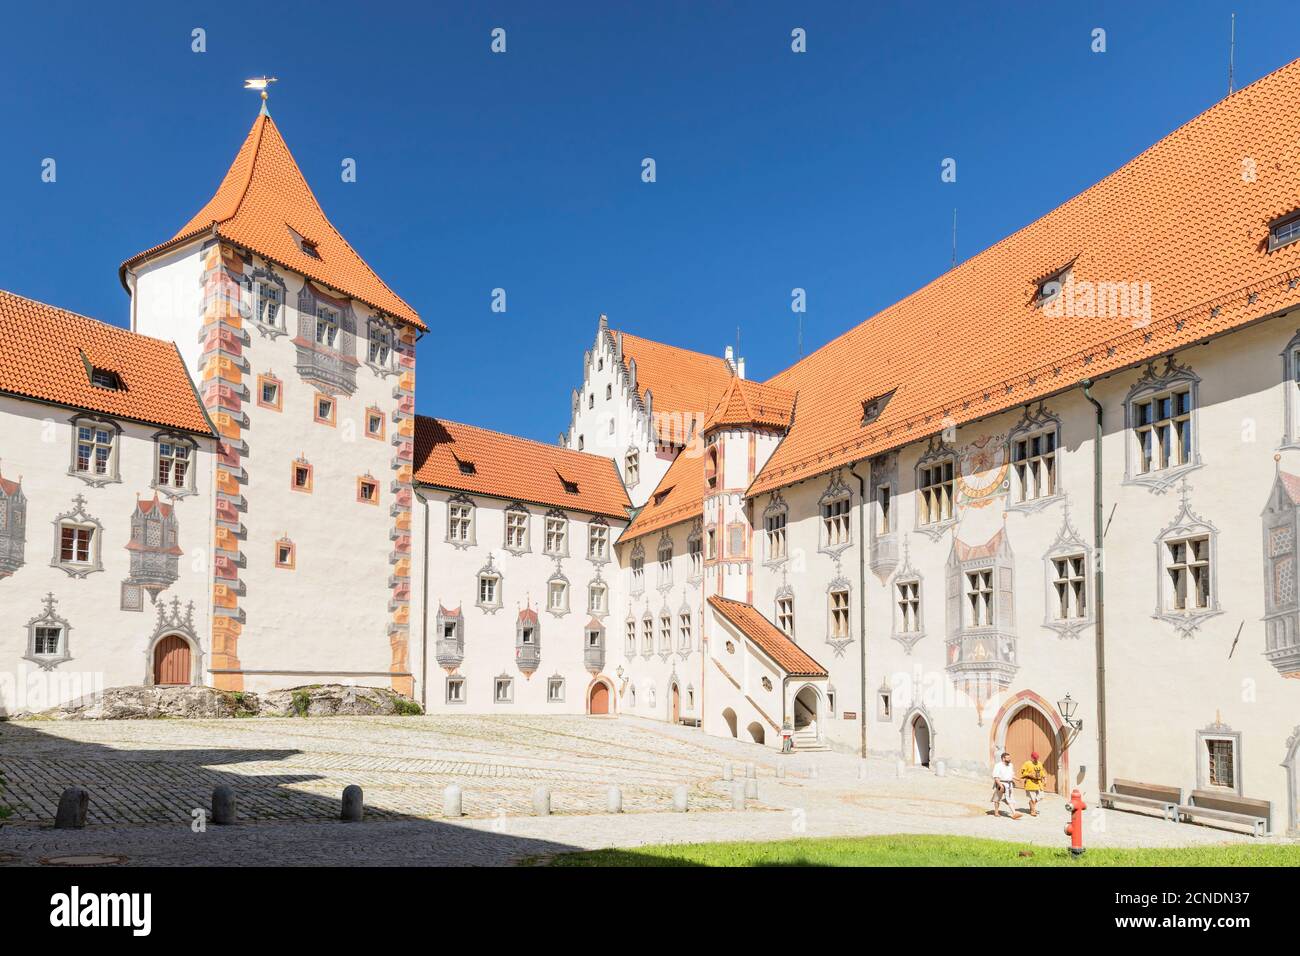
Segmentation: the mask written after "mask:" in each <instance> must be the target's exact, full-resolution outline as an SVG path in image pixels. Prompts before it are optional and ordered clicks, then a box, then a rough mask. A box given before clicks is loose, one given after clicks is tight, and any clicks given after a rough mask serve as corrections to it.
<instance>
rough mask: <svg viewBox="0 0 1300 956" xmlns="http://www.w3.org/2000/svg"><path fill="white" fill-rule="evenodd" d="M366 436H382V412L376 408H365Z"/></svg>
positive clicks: (381, 437) (380, 438)
mask: <svg viewBox="0 0 1300 956" xmlns="http://www.w3.org/2000/svg"><path fill="white" fill-rule="evenodd" d="M366 437H367V438H378V439H379V440H380V441H383V438H384V413H383V412H382V411H381V410H380V409H378V408H367V409H366Z"/></svg>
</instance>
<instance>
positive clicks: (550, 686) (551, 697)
mask: <svg viewBox="0 0 1300 956" xmlns="http://www.w3.org/2000/svg"><path fill="white" fill-rule="evenodd" d="M546 699H547V701H549V702H550V703H552V704H559V703H563V702H564V678H563V677H552V678H550V679H549V680H547V682H546Z"/></svg>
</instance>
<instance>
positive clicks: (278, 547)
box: [275, 538, 297, 571]
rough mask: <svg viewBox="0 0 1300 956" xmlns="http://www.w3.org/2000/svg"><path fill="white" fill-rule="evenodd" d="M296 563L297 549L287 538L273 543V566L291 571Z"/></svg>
mask: <svg viewBox="0 0 1300 956" xmlns="http://www.w3.org/2000/svg"><path fill="white" fill-rule="evenodd" d="M296 564H297V549H296V548H295V547H294V543H293V542H292V541H290V540H289V539H288V538H281V539H280V540H279V541H277V542H276V543H275V566H276V567H277V568H286V569H287V570H290V571H292V570H293V569H294V567H295V566H296Z"/></svg>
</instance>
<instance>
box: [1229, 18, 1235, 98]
mask: <svg viewBox="0 0 1300 956" xmlns="http://www.w3.org/2000/svg"><path fill="white" fill-rule="evenodd" d="M1236 53H1237V15H1236V14H1235V13H1234V14H1233V15H1232V33H1231V35H1230V36H1229V39H1228V95H1229V96H1231V95H1232V61H1233V59H1234V58H1235V56H1236Z"/></svg>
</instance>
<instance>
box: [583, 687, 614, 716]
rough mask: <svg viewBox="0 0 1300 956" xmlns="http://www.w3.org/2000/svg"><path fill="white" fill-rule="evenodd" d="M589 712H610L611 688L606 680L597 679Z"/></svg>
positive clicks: (592, 691)
mask: <svg viewBox="0 0 1300 956" xmlns="http://www.w3.org/2000/svg"><path fill="white" fill-rule="evenodd" d="M587 712H588V713H591V714H608V713H609V688H608V687H606V686H605V682H604V681H596V683H595V684H593V685H592V688H591V706H590V708H589V709H588V711H587Z"/></svg>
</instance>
